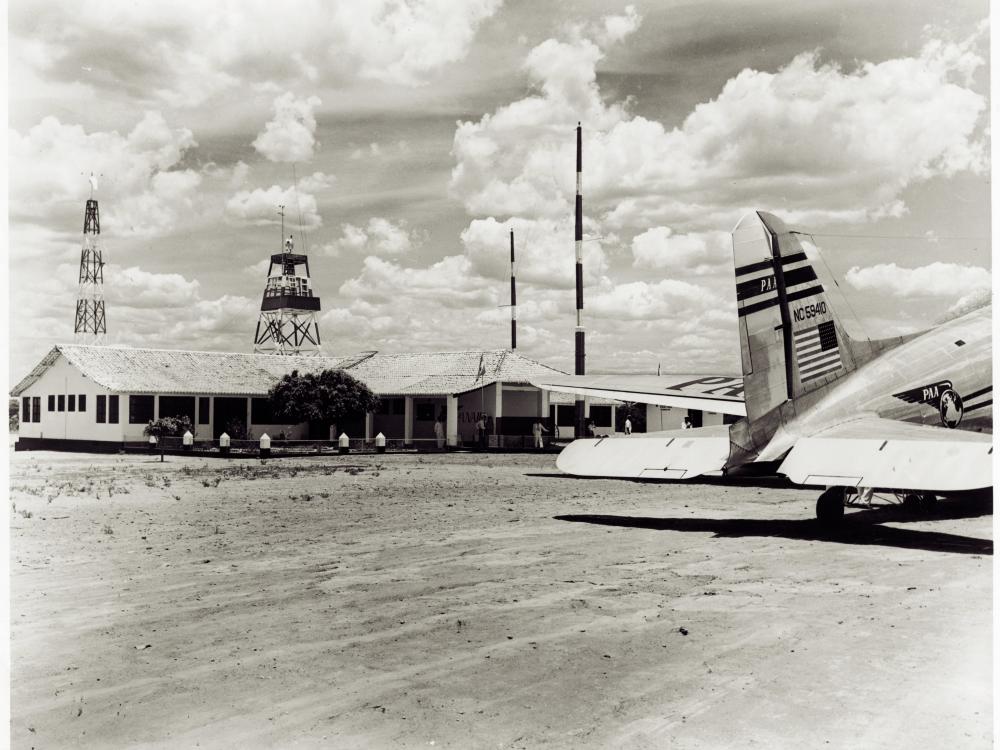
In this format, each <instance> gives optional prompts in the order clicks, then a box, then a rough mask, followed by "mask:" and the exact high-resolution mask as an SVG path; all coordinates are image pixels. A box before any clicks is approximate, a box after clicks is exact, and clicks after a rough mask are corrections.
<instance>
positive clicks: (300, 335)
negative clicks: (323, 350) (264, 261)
mask: <svg viewBox="0 0 1000 750" xmlns="http://www.w3.org/2000/svg"><path fill="white" fill-rule="evenodd" d="M294 248H295V243H294V242H293V241H292V236H291V235H289V236H288V239H287V240H285V243H284V247H283V249H282V252H280V253H275V254H274V255H272V256H271V264H270V265H269V266H268V269H267V283H266V284H265V286H264V297H263V299H262V300H261V302H260V318H259V319H258V320H257V333H256V334H255V335H254V340H253V350H254V352H255V353H257V354H319V353H320V348H319V347H320V343H319V324H318V323H317V322H316V313H317V312H319V297H316V296H314V295H313V290H312V287H311V285H310V283H309V258H308V257H307V256H305V255H302V254H296V253H294V252H292V251H293V250H294Z"/></svg>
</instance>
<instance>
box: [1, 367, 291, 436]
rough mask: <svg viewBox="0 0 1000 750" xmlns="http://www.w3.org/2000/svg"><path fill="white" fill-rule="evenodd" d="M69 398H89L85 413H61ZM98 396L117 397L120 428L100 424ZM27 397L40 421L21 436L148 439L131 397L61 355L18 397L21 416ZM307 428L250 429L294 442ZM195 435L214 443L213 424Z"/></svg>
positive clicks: (199, 428) (211, 416)
mask: <svg viewBox="0 0 1000 750" xmlns="http://www.w3.org/2000/svg"><path fill="white" fill-rule="evenodd" d="M70 394H72V395H74V396H76V399H77V402H79V398H80V395H81V394H83V395H85V396H86V397H87V409H86V411H83V412H81V411H79V404H78V405H77V409H78V410H77V411H75V412H70V411H61V412H60V411H58V397H59V396H60V395H61V396H63V397H64V402H63V403H64V407H65V406H68V398H66V397H68V396H69V395H70ZM50 395H52V396H56V409H57V410H56V411H51V412H50V411H49V410H48V397H49V396H50ZM99 395H100V396H107V397H109V398H110V397H111V396H114V395H117V396H118V423H117V424H108V423H107V422H105V423H103V424H101V423H99V422H98V421H97V397H98V396H99ZM202 395H208V394H202ZM25 396H27V397H29V398H32V397H35V396H37V397H39V398H40V399H41V414H40V416H41V421H40V422H25V421H24V420H23V419H22V420H21V423H20V427H19V429H18V435H20V436H23V437H30V438H38V437H44V438H58V439H65V440H107V441H113V442H121V441H122V440H128V441H145V440H146V439H147V438H146V436H145V435H144V434H143V430H144V429H145V427H146V424H145V423H143V424H130V423H129V421H128V417H129V410H128V405H129V404H128V402H129V394H128V393H117V394H116V393H114V392H113V391H109V390H108V389H107V388H104V387H103V386H100V385H98V384H96V383H94V382H93V381H92V380H90V379H89V378H87V377H86V376H85V375H83V374H82V373H81V372H80V371H79V370H78V369H77V368H76V367H74V366H73V365H71V364H70V363H69V362H68V361H67V360H66V358H65V357H63V356H61V355H60V356H59V358H58V359H57V360H56V361H55V362H54V363H53V364H52V366H51V367H49V369H48V370H46V372H45V373H44V374H43V375H42V376H41V377H40V378H39V379H38V380H37V381H36V382H35V383H33V384H32V385H31V386H30V387H29V388H28V389H27V390H25V391H24V393H22V394H21V395H20V396H19V397H18V410H19V414H20V410H21V405H22V404H23V401H22V399H23V398H24V397H25ZM198 401H199V397H198V396H195V422H197V421H198V420H197V417H198ZM211 407H212V408H210V409H209V419H210V420H212V419H214V417H215V414H214V404H212V405H211ZM308 428H309V426H308V424H306V423H303V424H300V425H251V426H250V434H251V436H252V437H253V438H254V439H256V438H259V437H260V435H261V434H263V433H264V432H266V433H267V434H268V435H270V436H271V437H277V435H278V433H279V432H282V431H284V432H285V435H286V437H287V438H288V439H290V440H291V439H300V438H304V437H306V435H307V433H308ZM194 433H195V439H196V440H211V439H212V423H211V421H209V423H208V424H195V429H194Z"/></svg>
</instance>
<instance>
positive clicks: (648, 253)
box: [632, 227, 732, 274]
mask: <svg viewBox="0 0 1000 750" xmlns="http://www.w3.org/2000/svg"><path fill="white" fill-rule="evenodd" d="M632 258H633V261H632V262H633V265H634V266H635V267H636V268H670V269H673V270H676V271H680V272H687V273H693V274H705V273H712V272H714V271H718V270H719V269H720V267H721V266H722V265H724V264H726V263H728V262H730V261H731V260H732V245H731V240H730V236H729V234H728V233H727V232H701V233H690V234H675V233H674V232H673V231H672V230H671V229H670V227H653V228H652V229H648V230H646V231H645V232H643V233H642V234H637V235H636V236H635V237H633V238H632Z"/></svg>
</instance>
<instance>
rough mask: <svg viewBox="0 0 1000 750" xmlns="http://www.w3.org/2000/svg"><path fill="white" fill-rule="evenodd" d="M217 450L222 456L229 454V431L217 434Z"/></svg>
mask: <svg viewBox="0 0 1000 750" xmlns="http://www.w3.org/2000/svg"><path fill="white" fill-rule="evenodd" d="M219 452H220V453H221V454H222V455H223V456H228V455H229V433H228V432H223V433H222V434H221V435H219Z"/></svg>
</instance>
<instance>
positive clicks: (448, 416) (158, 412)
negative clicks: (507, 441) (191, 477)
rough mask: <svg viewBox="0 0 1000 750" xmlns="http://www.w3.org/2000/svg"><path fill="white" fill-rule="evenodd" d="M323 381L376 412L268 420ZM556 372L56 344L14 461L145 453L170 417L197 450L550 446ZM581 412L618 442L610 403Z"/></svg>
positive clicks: (28, 397) (458, 358)
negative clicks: (487, 437)
mask: <svg viewBox="0 0 1000 750" xmlns="http://www.w3.org/2000/svg"><path fill="white" fill-rule="evenodd" d="M327 369H340V370H345V371H347V372H348V373H350V374H351V375H353V376H354V377H355V378H357V379H358V380H360V381H362V382H363V383H365V384H366V385H367V386H368V387H369V388H370V389H371V390H372V391H373V392H374V393H375V394H376V395H377V396H379V397H380V398H381V404H380V407H379V409H378V410H377V411H376V412H374V413H368V414H365V415H358V417H357V418H356V419H353V420H345V421H344V423H342V424H339V425H330V424H310V423H301V424H285V423H281V422H279V421H277V420H276V419H275V418H274V417H273V416H272V415H271V413H270V409H269V407H268V400H267V394H268V391H269V390H270V389H271V387H272V386H273V385H274V384H275V383H276V382H278V380H280V379H281V377H282V376H284V375H285V374H287V373H290V372H292V371H293V370H298V371H299V372H300V373H306V372H320V371H322V370H327ZM556 372H558V371H556V370H554V369H553V368H551V367H548V366H546V365H543V364H541V363H539V362H536V361H534V360H531V359H528V358H526V357H523V356H521V355H519V354H516V353H514V352H511V351H507V350H490V351H461V352H426V353H413V354H381V353H379V352H363V353H360V354H354V355H350V356H345V357H315V356H288V355H273V354H240V353H233V352H198V351H177V350H167V349H137V348H131V347H117V346H86V345H68V344H62V345H57V346H55V347H53V349H52V350H51V351H50V352H49V353H48V354H47V355H46V356H45V357H44V358H43V359H42V361H41V362H39V364H38V365H37V366H36V367H35V368H34V369H33V370H32V371H31V373H30V374H29V375H28V376H27V377H25V378H24V379H23V380H21V382H20V383H18V384H17V385H16V386H15V387H14V389H13V390H12V392H11V395H12V396H14V397H16V398H17V399H18V400H19V406H20V428H19V438H18V446H19V448H20V449H24V448H33V447H42V445H43V444H44V445H46V446H48V445H50V441H52V440H58V441H62V442H64V443H70V442H71V441H72V442H75V441H81V442H88V443H91V442H100V443H122V442H131V441H142V440H144V439H145V437H144V434H143V430H144V429H145V427H146V425H147V424H148V423H149V421H150V420H155V419H158V418H161V417H166V416H187V417H188V418H189V419H190V420H191V423H192V425H193V426H194V429H193V432H194V436H195V440H197V441H210V440H216V439H218V437H219V436H220V435H221V434H222V433H223V432H226V433H227V434H229V435H230V436H231V437H244V436H245V437H246V438H249V439H256V438H259V437H260V436H261V435H262V434H263V433H265V432H266V433H268V435H270V436H271V437H272V438H284V439H288V440H296V439H301V440H305V439H320V440H328V439H332V438H334V437H336V434H339V433H341V432H345V433H347V434H348V435H349V436H350V437H352V438H364V439H367V440H371V439H372V438H373V437H374V436H375V435H376V434H378V433H382V434H384V435H385V437H386V438H387V439H389V440H394V441H395V440H401V441H402V442H403V444H404V445H414V444H418V445H419V444H420V443H421V442H423V441H426V442H431V441H434V440H435V427H434V424H435V422H436V421H438V420H440V421H441V422H442V423H443V425H444V432H445V438H446V442H447V444H448V445H449V446H456V445H459V444H461V443H463V442H464V443H468V442H472V441H473V440H474V439H475V426H476V422H477V421H478V420H479V418H480V417H483V418H484V419H485V420H486V421H487V423H488V424H489V425H490V427H491V429H490V430H489V432H490V433H491V435H495V436H498V438H501V439H500V440H498V441H497V443H498V444H502V438H503V436H525V435H530V434H531V425H532V423H533V422H535V421H537V420H538V419H539V418H542V419H543V420H544V421H545V424H546V426H547V428H548V429H549V431H550V434H553V433H555V431H556V430H557V429H558V425H560V424H564V423H565V424H571V423H572V414H571V413H572V408H573V407H572V403H571V398H572V397H557V396H556V395H555V394H552V398H551V400H550V394H549V393H548V392H547V391H543V390H540V389H538V388H536V387H534V386H532V385H531V381H532V380H537V379H539V378H540V377H548V376H551V375H552V374H553V373H556ZM560 402H565V403H564V404H563V403H560ZM588 409H589V416H590V418H591V419H593V420H594V422H595V424H596V426H597V428H598V431H599V432H601V433H602V434H610V433H611V432H613V431H614V424H615V413H614V412H615V402H612V401H607V400H602V401H601V402H598V401H596V400H595V401H593V404H592V405H589V406H588ZM563 429H564V430H565V427H564V428H563ZM334 433H336V434H334ZM43 441H44V442H43Z"/></svg>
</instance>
